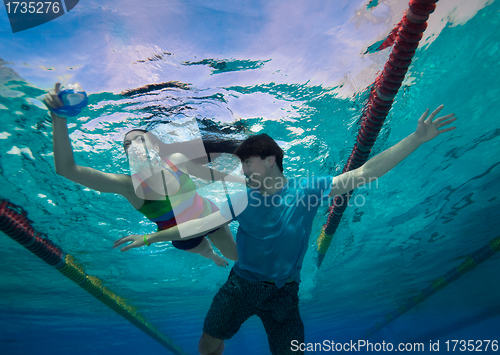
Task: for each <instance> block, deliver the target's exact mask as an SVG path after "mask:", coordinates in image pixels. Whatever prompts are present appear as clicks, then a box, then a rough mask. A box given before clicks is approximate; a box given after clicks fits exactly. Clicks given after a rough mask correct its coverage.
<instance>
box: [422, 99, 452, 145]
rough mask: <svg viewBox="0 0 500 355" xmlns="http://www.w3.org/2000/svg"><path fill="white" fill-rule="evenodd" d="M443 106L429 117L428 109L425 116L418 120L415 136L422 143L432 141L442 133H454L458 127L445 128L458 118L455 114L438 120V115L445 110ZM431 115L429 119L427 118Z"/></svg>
mask: <svg viewBox="0 0 500 355" xmlns="http://www.w3.org/2000/svg"><path fill="white" fill-rule="evenodd" d="M443 107H444V106H443V105H441V106H439V107H438V108H437V109H436V110H435V111H434V112H433V113H431V114H430V115H429V109H427V110H426V111H425V112H424V114H423V115H422V116H421V117H420V119H419V120H418V126H417V130H416V131H415V136H416V138H417V139H418V141H419V142H420V143H424V142H428V141H430V140H431V139H434V138H436V137H437V136H439V135H440V134H442V133H445V132H449V131H453V130H454V129H456V128H457V127H449V128H445V129H440V128H443V127H444V126H447V125H449V124H450V123H452V122H454V121H455V120H456V119H457V118H456V117H455V114H453V113H450V114H449V115H446V116H443V117H439V118H436V119H434V118H435V117H436V115H437V114H438V113H439V111H441V110H442V109H443ZM427 115H429V117H427Z"/></svg>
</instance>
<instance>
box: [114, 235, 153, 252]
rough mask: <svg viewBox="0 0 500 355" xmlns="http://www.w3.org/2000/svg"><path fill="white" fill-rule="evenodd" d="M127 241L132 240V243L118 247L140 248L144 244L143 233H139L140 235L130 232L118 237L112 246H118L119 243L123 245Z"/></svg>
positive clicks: (122, 249)
mask: <svg viewBox="0 0 500 355" xmlns="http://www.w3.org/2000/svg"><path fill="white" fill-rule="evenodd" d="M127 242H132V243H130V244H129V245H126V246H124V247H123V248H121V249H120V250H121V251H127V250H130V249H132V248H140V247H142V246H144V245H145V244H144V234H141V235H139V234H131V235H129V236H127V237H123V238H120V239H118V240H117V241H116V242H115V244H113V248H118V247H119V246H120V245H123V244H125V243H127Z"/></svg>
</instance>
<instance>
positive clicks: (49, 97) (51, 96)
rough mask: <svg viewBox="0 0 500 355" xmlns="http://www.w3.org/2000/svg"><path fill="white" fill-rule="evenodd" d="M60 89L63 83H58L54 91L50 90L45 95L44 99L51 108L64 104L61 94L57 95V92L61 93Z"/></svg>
mask: <svg viewBox="0 0 500 355" xmlns="http://www.w3.org/2000/svg"><path fill="white" fill-rule="evenodd" d="M59 91H61V83H56V85H55V86H54V91H49V92H48V93H47V94H46V95H45V96H44V98H43V100H42V101H43V103H44V104H45V106H47V108H48V109H49V110H50V109H53V108H58V107H62V106H64V104H63V103H62V101H61V99H60V98H59V96H57V94H59Z"/></svg>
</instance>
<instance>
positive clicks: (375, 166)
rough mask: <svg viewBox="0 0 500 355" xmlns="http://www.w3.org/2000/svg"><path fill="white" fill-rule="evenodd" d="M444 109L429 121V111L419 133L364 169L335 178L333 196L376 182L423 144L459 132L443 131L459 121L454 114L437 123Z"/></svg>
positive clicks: (420, 124)
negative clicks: (443, 135)
mask: <svg viewBox="0 0 500 355" xmlns="http://www.w3.org/2000/svg"><path fill="white" fill-rule="evenodd" d="M442 109H443V106H442V105H441V106H439V107H438V108H437V109H436V110H435V111H434V112H432V113H431V114H430V115H429V117H427V115H428V114H429V109H427V110H426V111H425V112H424V114H423V115H422V116H421V117H420V119H419V120H418V125H417V130H416V131H415V132H414V133H412V134H410V135H409V136H408V137H406V138H405V139H403V140H402V141H400V142H399V143H398V144H396V145H394V146H393V147H391V148H389V149H387V150H385V151H383V152H382V153H380V154H378V155H377V156H375V157H373V158H372V159H370V160H368V161H367V162H366V163H365V164H364V165H363V166H361V167H359V168H357V169H354V170H351V171H349V172H347V173H344V174H342V175H339V176H336V177H334V178H333V180H332V190H331V192H330V196H332V197H333V196H335V195H342V194H344V193H346V192H349V191H351V190H354V189H355V188H357V187H360V186H362V185H365V184H367V183H370V182H372V181H375V180H376V179H378V178H380V177H381V176H383V175H384V174H386V173H387V172H389V171H390V170H391V169H392V168H394V167H395V166H396V165H398V164H399V163H400V162H401V161H403V160H404V159H405V158H406V157H407V156H409V155H410V154H411V153H413V152H414V151H415V150H416V149H417V148H418V147H419V146H420V145H422V144H423V143H425V142H427V141H430V140H431V139H434V138H436V137H437V136H438V135H440V134H442V133H445V132H448V131H452V130H454V129H456V127H449V128H446V129H441V128H443V127H444V126H446V125H449V124H450V123H452V122H454V121H455V120H456V119H457V118H456V117H454V114H449V115H446V116H443V117H439V118H437V119H434V118H435V117H436V115H437V114H438V113H439V111H441V110H442Z"/></svg>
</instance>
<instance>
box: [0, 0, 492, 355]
mask: <svg viewBox="0 0 500 355" xmlns="http://www.w3.org/2000/svg"><path fill="white" fill-rule="evenodd" d="M406 6H407V1H396V0H386V1H383V0H380V1H368V0H364V1H347V0H342V1H335V2H331V1H326V0H325V1H322V0H318V1H312V2H304V1H299V0H292V1H273V2H267V1H244V0H238V1H234V0H233V1H225V0H224V1H194V0H193V1H165V2H161V3H159V2H155V1H141V2H139V1H120V2H119V1H105V2H97V1H85V2H80V3H79V4H78V5H77V6H76V7H75V8H74V9H73V10H71V12H69V13H68V14H66V15H64V16H61V17H60V18H58V19H56V20H54V21H51V22H49V23H47V24H44V25H41V26H38V27H35V28H33V29H29V30H26V31H22V32H18V33H15V34H13V33H12V31H11V29H10V25H9V22H8V19H7V17H6V15H4V14H3V13H2V15H1V16H2V17H1V18H0V32H1V34H2V40H1V41H0V53H1V56H0V82H1V86H0V115H1V119H0V151H1V155H0V186H1V190H0V198H1V199H8V200H10V201H11V202H13V203H15V204H17V205H19V206H22V207H23V208H24V209H25V210H26V211H27V212H28V216H29V218H30V220H31V221H32V224H33V226H34V227H35V228H36V230H38V231H40V232H43V233H45V234H46V235H47V236H48V237H49V238H50V239H51V240H52V241H53V242H55V243H56V244H57V245H58V246H60V247H61V249H62V250H64V251H65V252H66V253H68V254H71V255H72V256H74V257H75V259H76V260H77V261H78V262H79V263H80V264H81V265H82V266H83V267H84V268H85V270H86V272H87V273H88V274H90V275H93V276H96V277H98V278H100V279H101V280H102V281H103V283H104V285H106V286H107V287H108V288H109V289H111V290H112V291H113V292H115V293H116V294H117V295H119V296H121V297H123V298H124V299H126V300H127V302H128V303H129V304H131V305H133V306H134V307H136V308H137V309H138V311H139V312H140V313H141V314H142V315H143V316H144V317H145V318H146V319H147V320H148V321H149V322H150V323H151V324H154V325H155V327H156V328H157V329H159V330H160V331H161V332H162V333H164V334H165V335H167V336H168V337H169V338H171V339H172V341H173V342H174V343H175V344H177V345H179V346H180V347H181V348H182V349H183V351H184V352H185V353H187V354H196V353H197V343H198V339H199V336H200V334H201V331H202V324H203V320H204V317H205V315H206V312H207V311H208V308H209V306H210V303H211V301H212V298H213V296H214V295H215V293H216V292H217V290H218V288H219V287H220V286H221V285H222V284H223V283H224V282H225V280H226V278H227V276H228V273H229V268H226V269H223V268H218V267H216V266H215V265H214V264H213V263H211V262H209V261H206V260H204V259H202V258H200V257H199V256H196V255H192V254H189V253H185V252H182V251H179V250H177V249H175V248H173V247H172V246H171V245H170V244H169V243H167V244H160V245H158V244H155V245H153V246H151V247H149V248H140V249H135V250H132V251H129V252H126V253H121V252H119V251H118V250H114V249H112V248H111V246H112V244H113V242H114V241H115V240H116V239H118V238H120V237H123V236H126V235H129V234H139V233H151V232H153V231H154V229H155V228H154V226H153V225H152V224H151V223H150V222H149V221H148V220H146V219H145V218H144V217H143V216H142V215H140V214H139V213H137V212H136V211H134V210H133V208H131V207H130V206H129V205H127V202H126V201H125V200H124V199H123V198H121V197H119V196H114V195H108V194H104V193H99V192H96V191H92V190H90V189H87V188H83V187H81V186H79V185H76V184H74V183H72V182H70V181H68V180H66V179H64V178H62V177H60V176H58V175H57V174H56V173H55V171H54V163H53V153H52V127H51V123H50V119H49V117H48V115H47V110H46V109H45V108H44V107H43V105H42V104H41V102H40V101H39V98H40V97H41V95H43V93H44V92H45V91H46V90H48V89H49V88H50V87H52V86H53V83H54V82H56V81H61V82H63V83H64V84H69V83H71V82H79V83H80V84H81V85H82V87H84V88H85V90H86V91H87V93H88V94H89V106H88V108H87V109H86V110H85V111H84V112H83V113H82V114H81V115H80V116H78V117H77V118H73V119H68V124H69V130H70V135H71V140H72V143H73V147H74V150H75V159H76V161H77V163H78V164H80V165H84V166H91V167H94V168H96V169H99V170H102V171H107V172H114V173H127V172H128V164H127V160H126V157H125V155H124V153H123V150H122V147H121V143H122V138H123V133H125V132H126V131H128V130H129V129H131V128H133V127H138V126H142V127H153V126H154V127H167V126H168V127H171V126H172V125H175V124H176V122H178V121H179V120H182V119H184V118H186V117H191V118H195V119H196V120H197V122H198V125H199V127H200V129H201V131H202V132H204V134H211V133H213V132H216V131H222V132H223V134H225V135H226V136H227V137H232V138H238V137H242V136H247V135H250V134H255V133H264V132H265V133H267V134H269V135H270V136H272V137H273V138H274V139H276V140H277V141H278V142H279V143H280V145H281V146H282V147H283V148H284V149H285V152H286V157H285V161H284V165H285V175H286V176H287V177H301V176H313V175H336V174H339V173H341V171H342V169H343V166H344V164H345V163H346V161H347V158H348V157H349V155H350V153H351V150H352V147H353V145H354V143H355V141H356V135H357V132H358V129H359V118H360V117H361V111H362V109H363V106H364V104H365V102H366V99H367V98H368V94H369V91H368V86H369V85H370V84H371V83H372V82H373V80H374V78H375V76H376V75H377V73H378V72H379V71H380V70H381V69H382V67H383V65H384V63H385V61H386V60H387V57H388V50H384V51H381V52H376V53H366V51H367V48H369V47H370V46H371V45H373V44H374V43H376V42H378V41H380V40H383V39H384V38H385V36H387V34H388V33H389V31H390V30H391V29H392V27H393V26H394V25H395V24H396V23H397V22H398V21H399V19H400V18H401V17H402V13H403V11H404V10H405V8H406ZM499 11H500V3H499V2H498V1H492V0H490V1H488V0H454V1H450V0H441V1H439V2H438V3H437V10H436V12H435V13H434V14H432V15H431V17H430V20H429V27H428V29H427V31H426V32H425V34H424V38H423V40H422V42H421V45H420V47H419V49H418V50H417V53H416V56H415V58H414V59H413V62H412V65H411V67H410V70H409V71H408V74H407V78H406V80H405V82H404V84H403V87H402V88H401V89H400V91H399V93H398V95H397V97H396V99H395V102H394V105H393V108H392V110H391V112H390V114H389V116H388V118H387V120H386V122H385V124H384V127H383V129H382V131H381V133H380V135H379V137H378V140H377V142H376V144H375V146H374V148H373V150H372V155H374V154H376V153H379V152H381V151H383V150H384V149H386V148H388V147H390V146H392V145H394V144H396V143H397V142H398V141H400V140H401V139H403V138H404V137H406V136H407V135H409V134H410V133H412V132H413V130H414V129H415V127H416V121H417V119H418V118H419V117H420V115H421V113H422V112H423V111H424V110H425V109H426V108H428V107H429V108H431V109H433V108H435V107H437V106H438V105H440V104H444V105H445V108H444V111H443V112H444V113H450V112H454V113H455V114H456V115H457V117H458V121H457V123H456V125H457V127H458V128H457V130H455V131H453V132H452V133H449V134H444V135H442V136H440V137H438V138H436V139H435V140H433V141H431V142H429V143H427V144H425V145H423V146H422V147H420V148H419V149H418V150H417V151H416V152H415V153H414V154H413V155H412V156H410V157H409V158H408V159H407V160H405V161H404V162H402V163H401V164H400V165H398V166H397V167H396V168H395V169H394V170H393V171H391V172H389V173H388V174H387V175H386V176H384V177H383V178H381V179H380V180H379V181H378V183H377V184H376V185H372V186H371V187H370V188H362V189H359V190H358V191H357V193H356V195H355V196H356V197H357V200H356V201H358V202H362V203H358V204H356V205H354V206H352V207H349V208H348V209H347V210H346V212H345V214H344V216H343V219H342V222H341V224H340V226H339V228H338V230H337V232H336V234H335V236H334V240H333V242H332V245H331V246H330V249H329V251H328V253H327V255H326V257H325V259H324V262H323V264H322V265H321V267H320V268H319V269H318V267H317V266H316V257H317V253H316V239H317V237H318V236H319V233H320V231H321V227H322V225H323V224H324V223H325V222H326V218H327V215H326V213H327V209H326V208H322V209H320V211H319V212H318V214H317V217H316V220H315V223H314V227H313V232H312V235H311V238H310V243H309V250H308V252H307V254H306V257H305V261H304V265H303V270H302V280H303V281H302V283H301V291H300V299H301V306H300V307H301V308H300V309H301V314H302V318H303V320H304V324H305V329H306V341H307V342H310V343H322V342H323V341H325V340H326V341H335V343H346V342H350V341H351V340H352V341H356V340H358V339H366V340H369V341H370V342H372V343H379V344H382V342H386V343H389V342H390V343H393V344H395V346H397V344H399V343H405V344H406V343H411V344H413V343H423V344H425V348H424V351H419V353H434V352H436V351H431V345H430V344H431V343H432V344H436V343H437V342H438V341H439V344H440V348H439V350H440V352H453V351H452V349H449V351H447V348H446V342H447V341H449V342H450V343H449V344H450V347H451V348H453V344H454V343H453V342H452V341H453V340H466V341H467V340H474V341H477V340H483V341H486V340H490V341H494V340H496V341H497V342H498V341H500V333H499V332H498V329H499V326H500V302H499V297H498V294H499V293H500V286H499V281H500V277H499V273H498V270H499V267H500V257H499V255H494V256H493V257H491V258H490V259H488V260H487V261H486V262H484V263H483V264H481V265H479V266H478V267H476V268H475V269H474V270H472V271H471V272H469V273H467V274H465V275H463V276H462V277H460V278H459V279H457V280H456V281H455V282H453V283H452V284H450V285H448V286H447V287H445V288H444V289H443V290H441V291H439V292H437V293H436V294H435V295H433V296H432V297H430V298H429V299H427V300H426V301H425V302H423V303H421V304H419V305H418V306H417V307H415V308H413V309H412V310H410V311H409V312H407V313H405V314H403V315H402V316H401V317H400V318H398V319H396V320H395V321H394V322H391V323H390V324H389V325H387V326H386V327H384V328H382V329H381V330H380V331H378V332H376V333H375V334H374V335H372V336H371V337H369V338H365V337H364V334H366V332H367V331H369V330H371V329H373V328H374V327H375V326H376V324H377V323H382V322H384V320H385V318H386V316H387V315H388V314H390V313H392V312H394V311H395V310H397V309H398V308H399V307H401V306H403V305H404V304H405V303H406V302H407V301H408V300H410V299H412V298H413V297H415V296H417V295H418V294H419V293H420V292H421V290H423V289H425V288H427V287H428V286H429V285H430V284H431V283H432V281H433V280H435V279H437V278H439V277H441V276H443V275H445V274H446V273H447V272H448V271H450V270H452V269H453V268H455V267H457V266H459V265H460V264H461V263H462V262H463V261H464V260H465V259H466V257H467V255H469V254H471V253H472V252H474V251H476V250H477V249H479V248H481V247H483V246H485V245H486V244H488V242H489V241H490V240H492V239H494V238H497V237H498V236H499V235H500V233H499V232H500V222H499V218H498V216H499V213H498V211H499V209H498V208H499V207H500V206H499V204H500V201H499V200H498V196H499V193H500V179H499V177H500V176H499V175H500V167H499V160H498V156H499V153H500V137H499V136H500V119H499V118H500V117H499V113H498V107H497V106H498V97H499V95H500V88H499V85H498V79H497V78H498V77H499V75H500V70H499V69H498V62H499V61H498V56H499V55H500V42H499V38H500V23H499V21H500V17H499V16H498V14H499ZM0 12H1V11H0ZM166 82H171V83H170V85H168V87H165V88H163V89H161V90H156V91H151V92H146V93H139V94H135V95H132V96H127V95H122V94H121V93H123V92H125V91H126V90H130V89H134V88H138V87H141V86H144V85H147V84H157V83H166ZM167 123H168V124H167ZM169 125H170V126H169ZM176 133H177V134H178V139H182V137H185V135H189V134H190V133H189V132H179V131H178V132H176ZM226 158H227V157H226ZM227 159H228V161H229V160H230V158H227ZM226 162H227V161H223V162H219V163H218V164H219V166H218V167H219V168H221V169H223V168H224V167H225V166H226V165H225V164H226ZM233 163H234V162H233ZM233 167H234V166H232V168H233ZM206 193H207V196H209V197H210V196H212V195H215V194H216V191H214V190H210V189H208V190H207V191H206ZM212 197H213V196H212ZM231 228H232V230H233V232H236V228H237V224H236V223H233V224H232V225H231ZM0 240H1V241H2V246H3V251H2V257H1V258H0V268H1V270H2V272H1V274H0V280H1V281H0V295H1V297H0V310H1V312H0V349H1V350H0V352H1V353H2V354H9V355H10V354H37V355H38V354H66V353H69V352H71V353H72V354H77V355H78V354H104V353H106V354H139V353H140V354H142V353H148V354H165V353H168V352H167V351H166V350H165V349H164V348H163V347H162V346H161V345H159V344H158V343H157V342H155V341H154V340H153V339H151V338H150V337H148V336H147V335H145V334H144V333H142V332H141V331H140V330H138V329H137V328H136V327H134V326H133V325H132V324H130V323H129V322H127V321H126V320H124V319H123V318H121V317H120V316H119V315H118V314H116V313H114V312H113V311H112V310H110V309H109V308H107V307H106V306H105V305H103V304H102V303H100V302H98V301H97V300H96V299H95V298H94V297H93V296H91V295H90V294H88V293H86V292H85V291H84V290H82V289H81V288H80V287H78V286H77V285H76V284H75V283H73V282H72V281H70V280H69V279H67V278H65V277H62V275H61V274H60V273H59V272H57V271H56V270H55V269H54V268H53V267H51V266H49V265H47V264H45V263H44V262H43V261H41V260H40V259H38V258H37V257H36V256H34V255H33V254H31V253H30V252H28V251H27V250H26V249H24V248H23V247H22V246H20V245H19V244H17V243H15V242H14V241H12V240H11V239H10V238H8V237H7V236H6V235H4V234H0ZM475 344H478V343H475ZM434 349H436V348H434ZM482 349H483V350H485V345H483V348H482ZM363 350H365V349H363ZM455 351H456V352H462V353H463V351H460V349H459V346H457V347H456V348H455ZM322 352H326V351H322ZM322 352H321V351H319V350H318V349H317V351H310V352H308V353H311V354H313V353H322ZM359 352H383V351H376V349H374V350H372V351H359ZM412 352H417V351H415V350H414V351H412ZM483 352H486V353H492V354H493V353H500V350H497V351H495V350H494V348H493V347H492V346H491V345H490V347H489V349H488V351H483ZM225 354H239V355H246V354H269V349H268V344H267V338H266V334H265V332H264V329H263V327H262V324H261V323H260V321H259V320H258V319H257V318H255V317H254V318H251V319H250V320H249V321H248V322H246V323H245V324H244V325H243V326H242V328H241V329H240V331H239V332H238V334H237V335H236V336H235V337H234V338H233V339H231V340H229V341H227V342H226V352H225Z"/></svg>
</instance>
